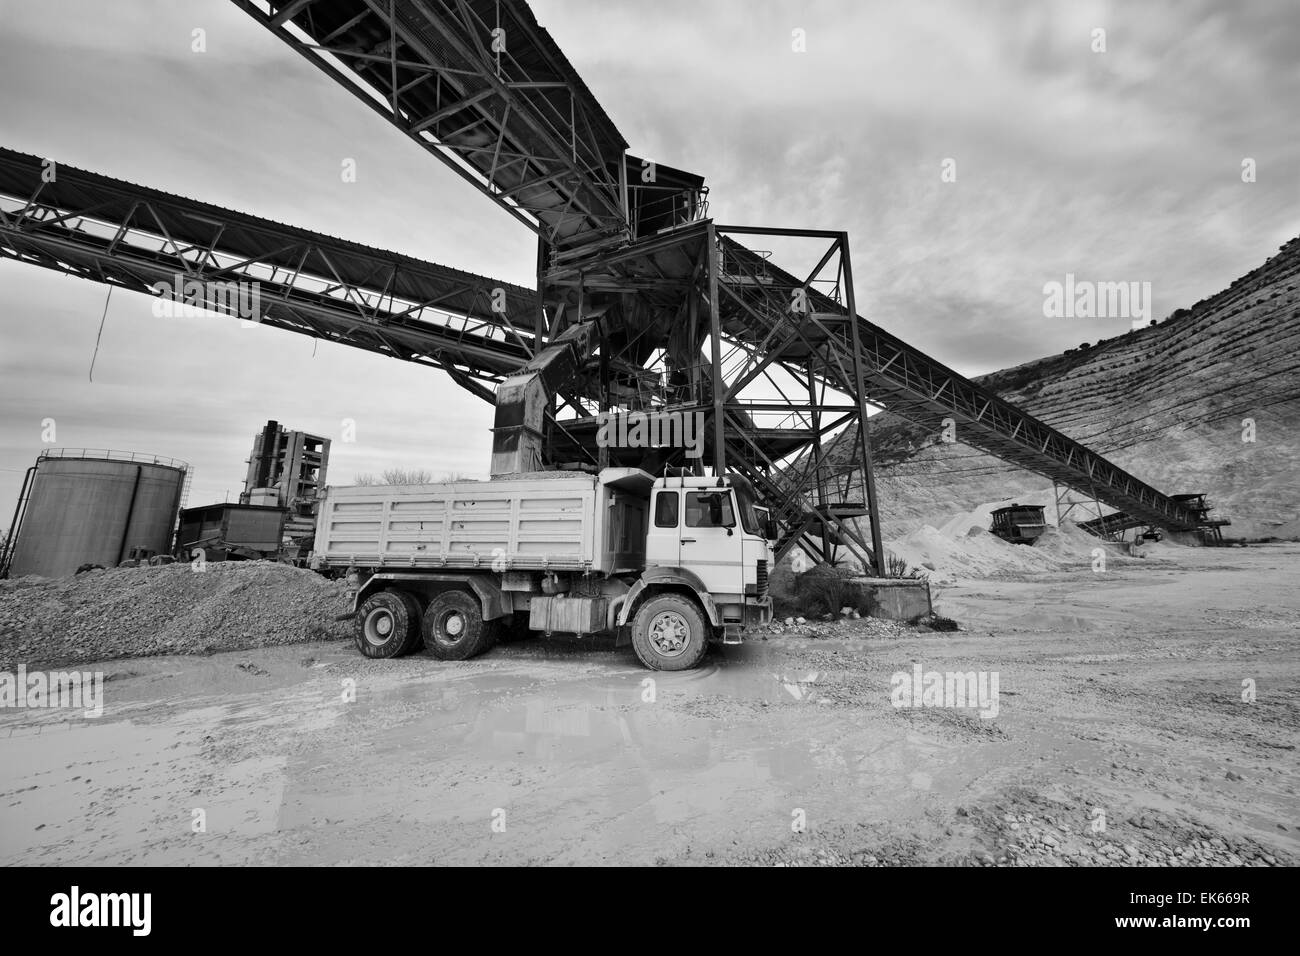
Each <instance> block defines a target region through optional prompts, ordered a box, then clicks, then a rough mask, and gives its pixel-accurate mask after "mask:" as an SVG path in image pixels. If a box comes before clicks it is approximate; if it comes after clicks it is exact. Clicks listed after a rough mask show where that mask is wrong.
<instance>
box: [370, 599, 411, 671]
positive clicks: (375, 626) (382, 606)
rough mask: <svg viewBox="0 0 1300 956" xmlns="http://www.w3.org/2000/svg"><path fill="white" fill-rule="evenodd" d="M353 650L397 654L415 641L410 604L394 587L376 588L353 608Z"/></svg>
mask: <svg viewBox="0 0 1300 956" xmlns="http://www.w3.org/2000/svg"><path fill="white" fill-rule="evenodd" d="M356 621H357V633H356V640H357V650H359V651H361V653H362V654H364V655H365V656H366V657H380V658H383V657H398V656H400V655H402V654H405V653H406V652H407V651H409V650H411V646H412V645H413V644H414V643H415V640H414V637H415V633H416V632H415V627H414V624H415V616H414V613H413V611H412V605H411V604H410V603H408V601H407V599H406V598H405V597H403V596H402V595H401V594H398V593H397V592H396V591H379V592H378V593H376V594H372V595H370V597H368V598H366V600H365V603H364V604H362V605H361V607H360V609H359V610H358V611H357V617H356Z"/></svg>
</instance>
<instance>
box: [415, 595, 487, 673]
mask: <svg viewBox="0 0 1300 956" xmlns="http://www.w3.org/2000/svg"><path fill="white" fill-rule="evenodd" d="M423 629H424V649H425V650H426V651H428V652H429V653H430V654H432V655H433V656H434V657H436V658H437V659H438V660H440V661H467V660H469V659H470V658H471V657H475V656H477V655H479V654H482V653H483V652H484V651H486V650H487V649H488V648H490V647H491V646H492V645H493V644H495V643H496V631H497V627H496V624H495V623H494V622H490V621H485V620H483V609H482V607H480V606H479V601H478V598H477V597H475V596H474V595H472V594H469V593H468V592H465V591H443V592H442V593H441V594H435V595H434V596H433V598H432V599H430V601H429V607H428V608H427V609H426V610H425V612H424V624H423Z"/></svg>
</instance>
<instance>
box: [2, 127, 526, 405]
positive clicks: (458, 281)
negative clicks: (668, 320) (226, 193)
mask: <svg viewBox="0 0 1300 956" xmlns="http://www.w3.org/2000/svg"><path fill="white" fill-rule="evenodd" d="M47 168H50V167H47V166H46V165H45V161H44V160H42V159H41V158H40V157H36V156H29V155H26V154H23V153H17V152H14V151H12V150H7V149H0V257H5V258H12V259H16V260H19V261H22V262H26V263H30V264H32V265H38V266H43V267H45V268H49V269H55V270H57V271H60V272H66V273H69V274H72V275H77V276H81V277H83V278H88V279H94V280H96V281H99V282H107V283H110V284H113V285H120V286H124V287H126V288H129V289H133V290H135V291H139V292H148V293H151V294H152V293H153V291H154V286H155V284H157V283H162V284H163V285H165V286H168V287H175V284H176V283H177V281H178V280H179V281H180V282H181V283H184V282H185V281H189V280H193V281H194V282H196V283H199V284H201V285H202V286H203V289H202V290H201V291H204V292H206V291H207V290H208V288H209V283H216V282H227V281H234V282H242V283H247V284H252V283H256V286H257V288H258V292H259V296H260V299H261V304H262V306H263V309H264V312H263V314H262V316H261V317H260V320H261V321H262V322H263V323H264V324H266V325H270V326H274V327H276V328H282V329H287V330H289V331H293V332H299V333H302V334H305V335H311V336H313V337H316V338H322V339H326V340H329V341H333V342H338V343H341V344H344V345H349V346H353V347H356V348H362V349H367V350H369V351H373V352H379V353H381V354H384V355H390V356H392V357H395V358H400V359H404V360H406V361H411V362H417V363H419V364H424V365H430V366H433V367H436V368H442V369H445V370H446V371H447V372H449V373H450V374H451V375H452V377H453V378H454V379H455V380H456V381H457V382H459V383H460V384H461V385H463V386H464V387H466V388H468V389H469V390H470V391H472V392H474V394H476V395H478V396H479V397H481V398H483V399H485V400H487V401H489V402H490V401H492V399H493V395H492V391H491V389H490V387H489V386H490V385H491V384H492V383H493V382H496V381H499V380H500V379H501V378H502V377H503V376H504V375H506V374H508V373H509V372H510V371H511V370H512V369H514V368H516V367H517V366H519V365H520V364H522V363H523V362H525V361H527V360H528V359H529V358H531V356H532V354H533V350H534V344H535V343H534V340H533V319H534V315H535V313H536V309H537V296H536V293H535V292H534V291H533V290H532V289H528V288H525V287H523V286H517V285H513V284H511V283H508V282H499V281H496V280H493V279H488V278H485V277H483V276H477V275H474V274H472V273H468V272H464V271H461V270H459V269H451V268H448V267H446V266H440V265H436V264H434V263H430V262H423V261H421V260H418V259H413V258H411V257H409V256H402V255H398V254H396V253H391V252H383V251H381V250H377V249H372V248H370V247H367V246H362V245H358V244H356V243H350V242H346V241H343V240H340V239H334V238H331V237H329V236H325V235H322V234H320V233H314V232H310V231H308V230H305V229H298V228H295V227H292V226H285V225H282V224H280V223H276V222H272V221H270V220H267V219H261V218H258V217H255V216H249V215H246V214H244V213H239V212H234V211H231V210H228V209H222V208H220V207H218V206H213V205H211V204H209V203H202V202H197V201H195V200H190V199H184V198H182V197H179V196H173V195H170V194H168V193H163V192H160V191H158V190H153V189H147V188H145V187H141V186H136V185H133V184H131V183H127V182H124V181H121V180H116V179H110V178H109V177H107V176H101V175H98V174H96V173H89V172H85V171H83V170H78V169H74V168H72V167H70V166H62V165H54V166H53V167H52V171H53V172H52V175H53V180H52V181H48V182H47V181H46V178H47V177H46V176H44V175H43V172H44V171H45V170H46V169H47ZM495 304H500V305H501V306H502V307H503V308H502V311H499V312H498V311H494V305H495ZM204 305H205V307H207V308H209V309H212V310H214V311H219V312H227V313H233V312H234V311H235V310H234V308H232V303H230V302H229V301H225V300H220V299H215V300H214V299H211V298H205V301H204Z"/></svg>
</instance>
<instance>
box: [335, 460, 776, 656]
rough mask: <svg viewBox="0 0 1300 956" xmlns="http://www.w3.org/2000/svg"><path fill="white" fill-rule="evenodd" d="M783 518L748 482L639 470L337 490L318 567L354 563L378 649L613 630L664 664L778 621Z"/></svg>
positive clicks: (350, 569) (359, 633) (361, 628)
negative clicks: (775, 560) (771, 589)
mask: <svg viewBox="0 0 1300 956" xmlns="http://www.w3.org/2000/svg"><path fill="white" fill-rule="evenodd" d="M775 537H776V526H775V523H774V522H773V521H772V520H771V517H770V515H769V513H768V511H767V509H765V508H763V507H762V506H761V505H759V503H758V502H757V501H756V499H755V495H754V491H753V488H752V486H751V485H750V483H749V482H748V480H747V479H745V478H744V477H742V476H739V475H724V476H723V477H721V478H718V477H707V476H698V475H689V476H688V475H682V476H664V477H659V478H656V477H654V476H653V475H651V474H649V473H648V472H645V471H642V470H640V469H638V468H605V469H602V470H600V471H599V472H598V473H596V474H591V473H585V472H572V471H547V472H536V473H526V474H521V475H512V476H508V477H504V478H493V479H492V480H490V481H452V482H444V483H439V484H427V485H404V486H402V485H392V486H385V485H369V486H357V487H330V488H327V489H326V490H325V493H324V496H323V498H322V499H321V501H320V510H319V515H318V519H317V528H316V540H315V551H314V552H313V555H312V558H311V564H312V566H313V567H315V568H317V569H319V570H325V571H330V570H334V571H342V572H346V573H347V575H348V579H349V582H350V584H351V585H352V590H353V592H354V593H353V596H352V598H351V610H350V611H349V612H348V613H347V614H346V615H343V616H344V617H350V618H351V619H352V620H353V621H354V627H355V637H356V645H357V648H358V650H359V651H360V652H361V653H362V654H364V655H365V656H366V657H371V658H389V657H397V656H399V655H402V654H406V653H409V652H411V651H413V650H417V649H419V648H420V647H421V645H423V648H424V649H425V650H426V651H427V652H428V653H431V654H432V655H433V656H434V657H435V658H438V659H440V660H466V659H468V658H471V657H474V656H475V655H478V654H481V653H483V652H484V651H486V650H488V649H489V648H490V647H492V646H493V645H494V644H495V643H496V642H497V641H498V640H502V639H507V638H510V637H520V636H526V635H528V634H568V635H578V636H595V635H604V636H607V637H608V636H611V635H612V636H613V637H614V638H615V643H616V646H625V645H626V644H628V643H630V644H631V646H632V648H633V650H634V651H635V653H636V656H637V658H638V659H639V660H640V661H641V663H642V664H644V665H645V666H646V667H648V668H651V669H654V670H665V671H677V670H687V669H689V668H692V667H695V666H696V665H698V664H699V662H700V661H701V660H702V659H703V657H704V654H705V652H706V650H707V647H708V644H709V642H710V641H713V640H718V641H721V642H723V643H730V644H738V643H741V642H742V641H743V640H744V634H745V632H746V631H748V630H751V629H752V628H754V627H756V626H758V625H761V624H766V623H767V622H769V621H770V620H771V615H772V602H771V598H770V596H769V595H768V570H769V568H770V567H771V564H772V542H773V540H774V539H775Z"/></svg>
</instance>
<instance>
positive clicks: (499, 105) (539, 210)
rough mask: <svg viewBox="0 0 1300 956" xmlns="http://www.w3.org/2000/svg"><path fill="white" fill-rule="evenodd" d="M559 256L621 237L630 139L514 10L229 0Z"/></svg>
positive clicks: (394, 0)
mask: <svg viewBox="0 0 1300 956" xmlns="http://www.w3.org/2000/svg"><path fill="white" fill-rule="evenodd" d="M234 2H235V3H236V4H237V5H238V6H240V7H241V8H243V9H244V10H245V11H246V12H248V13H249V14H250V15H251V16H252V17H253V18H254V19H256V20H257V21H258V22H259V23H261V24H262V25H263V26H265V27H266V28H267V29H269V30H270V31H271V32H272V33H274V34H275V35H276V36H278V37H279V38H280V39H281V40H283V41H284V42H286V43H288V44H289V45H290V46H291V47H293V48H294V49H295V50H297V51H298V52H299V53H301V54H302V55H303V56H305V57H306V58H307V59H308V60H309V61H311V62H312V63H314V64H315V65H316V66H318V67H319V68H320V69H322V70H323V71H324V72H325V73H327V74H328V75H329V76H331V77H333V78H334V79H335V80H337V81H338V82H339V83H341V84H343V86H344V87H346V88H347V89H348V90H350V91H351V92H353V93H354V94H355V95H356V96H358V97H359V98H360V99H361V101H362V102H364V103H365V104H366V105H367V106H369V107H371V108H372V109H374V110H376V111H377V112H378V113H379V114H380V115H381V116H383V117H384V118H385V119H387V120H388V121H389V122H390V123H392V124H393V125H394V126H396V127H397V128H398V129H400V130H401V131H402V132H403V133H405V134H406V135H407V136H408V137H410V138H411V139H412V140H414V141H415V142H416V143H417V144H419V145H420V146H421V148H423V149H424V150H426V151H427V152H429V153H430V154H431V155H433V156H435V157H437V158H438V159H439V160H440V161H441V162H443V163H445V164H446V165H447V166H449V167H450V168H451V169H453V170H454V171H455V172H456V173H457V174H458V175H460V176H461V177H462V178H464V179H466V180H467V181H468V182H470V183H472V184H473V185H474V186H475V188H477V189H479V190H481V191H482V192H484V193H486V194H487V195H488V196H489V197H491V198H492V199H493V201H495V202H496V203H497V204H498V205H499V206H501V207H502V208H503V209H505V210H506V211H507V212H508V213H510V215H512V216H514V217H515V218H516V219H518V220H519V221H520V222H522V223H524V224H525V225H526V226H528V228H530V229H532V230H533V231H535V232H537V233H538V234H539V235H540V236H542V238H544V239H545V240H546V241H547V242H548V243H550V244H551V246H552V247H554V248H556V249H557V250H568V249H574V248H576V247H581V246H586V245H588V244H590V243H593V242H601V241H605V240H607V239H610V238H620V237H625V236H626V235H627V229H628V214H627V171H626V165H625V158H624V152H625V151H626V149H627V142H626V141H625V140H624V139H623V136H622V134H620V133H619V131H618V129H617V128H616V127H615V126H614V123H613V121H611V120H610V118H609V117H608V116H606V115H605V112H604V110H602V109H601V107H600V104H599V103H598V102H597V101H596V99H595V97H594V96H592V95H591V92H590V91H589V90H588V89H587V87H586V85H585V84H584V83H583V82H582V79H581V78H580V77H579V76H578V74H577V72H576V71H575V70H574V69H573V67H572V66H571V65H570V64H569V62H568V60H567V59H565V57H564V54H563V53H561V52H560V49H559V47H558V46H556V44H555V42H554V41H553V40H552V39H551V38H550V35H549V34H548V33H547V32H546V31H545V30H544V29H542V28H541V27H540V26H539V25H538V23H537V20H536V19H535V18H534V16H533V14H532V11H531V10H529V8H528V6H527V4H525V3H522V2H516V0H291V2H280V0H234Z"/></svg>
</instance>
